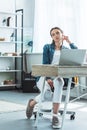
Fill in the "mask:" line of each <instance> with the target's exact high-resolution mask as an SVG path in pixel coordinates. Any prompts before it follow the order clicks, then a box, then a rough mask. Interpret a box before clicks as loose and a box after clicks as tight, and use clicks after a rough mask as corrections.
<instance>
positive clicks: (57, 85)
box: [26, 27, 77, 128]
mask: <svg viewBox="0 0 87 130" xmlns="http://www.w3.org/2000/svg"><path fill="white" fill-rule="evenodd" d="M50 35H51V38H52V43H51V44H46V45H45V46H44V47H43V64H58V63H59V58H60V51H61V49H67V47H65V46H63V41H64V40H65V41H66V42H67V43H68V44H69V46H70V48H71V49H77V47H76V46H75V45H74V44H73V43H72V42H71V41H70V40H69V38H68V36H65V35H64V34H63V31H62V30H61V29H60V28H59V27H54V28H52V29H51V30H50ZM40 80H41V79H40ZM40 80H39V82H38V83H37V85H38V86H39V84H40ZM63 86H64V80H63V78H62V77H55V78H53V77H47V78H46V83H45V90H44V97H43V98H44V99H45V98H46V92H47V90H48V89H50V90H53V89H54V91H53V95H52V101H53V114H52V127H53V128H60V127H61V124H60V121H59V119H58V111H59V107H60V103H61V98H62V89H63ZM50 92H51V91H50ZM50 97H51V96H50ZM39 98H40V95H38V96H37V97H36V98H35V99H31V100H30V101H29V102H28V105H27V109H26V116H27V117H28V118H30V117H31V116H32V113H33V108H34V106H35V104H36V103H38V100H39Z"/></svg>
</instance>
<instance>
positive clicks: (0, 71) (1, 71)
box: [0, 70, 21, 73]
mask: <svg viewBox="0 0 87 130" xmlns="http://www.w3.org/2000/svg"><path fill="white" fill-rule="evenodd" d="M3 72H21V70H0V73H3Z"/></svg>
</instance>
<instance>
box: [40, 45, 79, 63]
mask: <svg viewBox="0 0 87 130" xmlns="http://www.w3.org/2000/svg"><path fill="white" fill-rule="evenodd" d="M69 45H70V48H71V49H77V47H76V46H75V45H74V43H71V44H69ZM61 49H68V48H67V47H65V46H62V47H61ZM54 51H55V44H54V43H51V44H46V45H44V47H43V64H51V62H52V60H53V55H54Z"/></svg>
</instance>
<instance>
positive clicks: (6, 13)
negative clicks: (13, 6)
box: [0, 11, 23, 15]
mask: <svg viewBox="0 0 87 130" xmlns="http://www.w3.org/2000/svg"><path fill="white" fill-rule="evenodd" d="M0 14H4V15H23V13H10V12H1V11H0Z"/></svg>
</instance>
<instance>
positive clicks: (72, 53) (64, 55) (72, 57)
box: [59, 49, 86, 65]
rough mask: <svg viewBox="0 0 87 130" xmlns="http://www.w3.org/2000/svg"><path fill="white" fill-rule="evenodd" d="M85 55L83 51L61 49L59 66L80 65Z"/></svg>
mask: <svg viewBox="0 0 87 130" xmlns="http://www.w3.org/2000/svg"><path fill="white" fill-rule="evenodd" d="M85 55H86V50H85V49H63V50H61V54H60V61H59V65H82V64H83V63H84V60H85Z"/></svg>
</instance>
